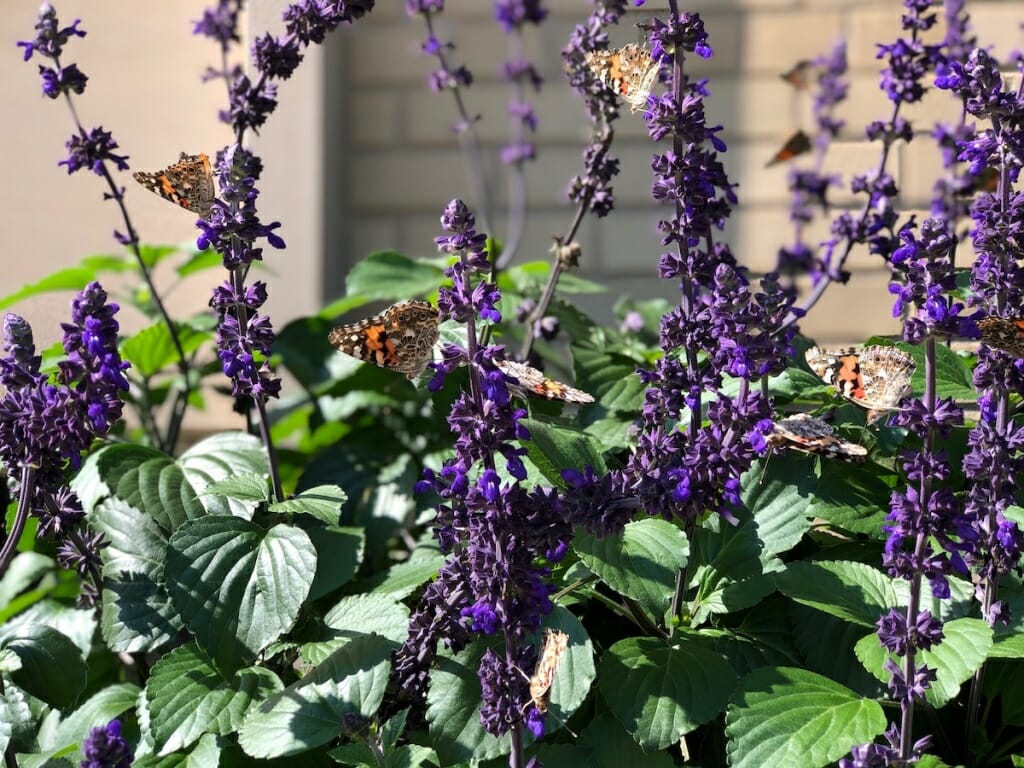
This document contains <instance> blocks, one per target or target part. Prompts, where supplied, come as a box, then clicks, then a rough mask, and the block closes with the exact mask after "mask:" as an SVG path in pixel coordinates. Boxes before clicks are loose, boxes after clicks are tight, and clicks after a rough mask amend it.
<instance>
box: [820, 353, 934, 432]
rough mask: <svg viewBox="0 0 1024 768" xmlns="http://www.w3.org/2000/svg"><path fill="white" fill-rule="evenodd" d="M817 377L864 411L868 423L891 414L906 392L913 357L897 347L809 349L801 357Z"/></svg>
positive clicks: (911, 370)
mask: <svg viewBox="0 0 1024 768" xmlns="http://www.w3.org/2000/svg"><path fill="white" fill-rule="evenodd" d="M804 356H805V357H806V358H807V364H808V365H809V366H810V367H811V370H812V371H814V372H815V373H816V374H818V376H820V377H821V378H822V379H824V380H825V381H826V382H827V383H829V384H831V385H832V386H833V387H835V388H836V390H838V392H839V394H841V395H842V396H843V397H845V398H847V399H848V400H852V401H853V402H855V403H856V404H857V405H859V406H861V407H862V408H866V409H867V411H868V424H873V423H874V422H875V421H877V420H878V419H879V418H880V417H881V416H882V414H883V413H884V412H885V411H892V410H895V408H896V407H897V406H898V405H899V402H900V400H902V399H903V396H904V395H906V394H907V393H908V392H910V379H911V377H912V376H913V375H914V369H915V364H914V358H912V357H911V356H910V355H908V354H907V353H906V352H904V351H903V350H901V349H899V348H898V347H882V346H877V345H875V346H870V347H861V348H859V349H855V348H850V349H840V350H835V351H830V350H827V349H822V348H821V347H811V348H810V349H808V350H807V352H806V353H805V355H804Z"/></svg>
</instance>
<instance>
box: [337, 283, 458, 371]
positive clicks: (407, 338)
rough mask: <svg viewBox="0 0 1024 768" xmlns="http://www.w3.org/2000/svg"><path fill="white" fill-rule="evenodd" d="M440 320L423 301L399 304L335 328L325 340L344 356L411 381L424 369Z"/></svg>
mask: <svg viewBox="0 0 1024 768" xmlns="http://www.w3.org/2000/svg"><path fill="white" fill-rule="evenodd" d="M440 322H441V318H440V315H439V314H438V311H437V308H436V307H434V306H433V305H432V304H430V302H427V301H416V300H413V301H403V302H402V303H401V304H395V305H393V306H390V307H388V308H387V309H385V310H384V311H383V312H381V313H380V314H379V315H375V316H374V317H370V318H367V319H366V320H361V321H360V322H358V323H352V324H350V325H339V326H338V327H337V328H335V329H334V330H333V331H331V332H330V333H329V334H328V335H327V340H328V341H329V342H330V343H331V344H333V345H334V346H335V347H337V348H338V350H340V351H341V352H344V353H345V354H346V355H351V356H352V357H355V358H358V359H360V360H363V361H364V362H367V363H373V364H374V365H379V366H380V367H381V368H387V369H388V370H391V371H398V372H399V373H404V374H405V375H406V376H407V377H408V378H410V379H415V378H416V377H417V376H419V375H420V374H421V373H423V369H424V368H426V367H427V363H429V362H430V360H431V358H432V357H433V351H434V344H436V343H437V338H438V335H439V333H438V325H440Z"/></svg>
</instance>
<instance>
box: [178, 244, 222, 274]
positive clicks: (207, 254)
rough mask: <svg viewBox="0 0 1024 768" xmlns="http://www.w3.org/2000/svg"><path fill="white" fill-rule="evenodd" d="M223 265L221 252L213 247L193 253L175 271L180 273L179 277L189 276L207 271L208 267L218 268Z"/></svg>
mask: <svg viewBox="0 0 1024 768" xmlns="http://www.w3.org/2000/svg"><path fill="white" fill-rule="evenodd" d="M222 265H223V259H221V257H220V254H219V253H217V252H216V251H215V250H214V249H213V248H207V249H206V250H205V251H196V252H195V253H193V254H192V255H191V256H189V257H188V259H186V260H185V262H184V263H183V264H182V265H181V266H179V267H177V268H176V269H175V270H174V271H175V272H177V273H178V277H188V276H189V275H194V274H197V273H199V272H205V271H206V270H208V269H216V268H218V267H220V266H222Z"/></svg>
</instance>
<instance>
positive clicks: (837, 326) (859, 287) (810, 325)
mask: <svg viewBox="0 0 1024 768" xmlns="http://www.w3.org/2000/svg"><path fill="white" fill-rule="evenodd" d="M888 285H889V273H888V272H887V271H885V270H881V269H876V270H874V271H870V272H861V273H858V274H855V275H854V276H853V277H851V278H850V281H849V282H848V283H846V284H845V285H843V284H840V283H834V284H832V285H830V286H828V288H827V289H826V290H825V293H824V295H823V296H822V297H821V299H820V300H819V301H818V303H817V304H816V305H815V306H814V307H812V308H811V310H810V312H808V314H807V316H806V317H804V318H803V319H801V320H800V330H801V332H802V333H803V334H804V335H806V336H808V337H810V338H812V339H814V340H815V342H816V343H818V344H821V345H822V346H826V347H832V346H841V345H845V344H859V343H861V342H863V341H864V340H865V339H868V338H870V337H871V336H894V335H897V334H899V333H900V330H901V326H900V322H899V320H896V319H895V318H893V316H892V299H891V297H890V295H889V291H888ZM802 295H806V292H804V293H803V294H802Z"/></svg>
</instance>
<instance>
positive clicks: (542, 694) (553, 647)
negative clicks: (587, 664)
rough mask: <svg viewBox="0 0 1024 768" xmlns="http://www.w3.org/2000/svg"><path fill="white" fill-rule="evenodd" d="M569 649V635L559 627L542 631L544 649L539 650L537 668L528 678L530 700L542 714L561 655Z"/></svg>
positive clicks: (544, 711) (546, 707) (546, 704)
mask: <svg viewBox="0 0 1024 768" xmlns="http://www.w3.org/2000/svg"><path fill="white" fill-rule="evenodd" d="M567 650H569V636H568V635H567V634H566V633H565V632H562V631H561V630H560V629H548V630H545V632H544V649H543V650H542V651H541V654H540V659H538V661H537V668H536V669H535V670H534V671H533V677H531V678H530V700H531V701H532V702H533V706H535V707H536V708H537V711H538V712H540V713H541V714H542V715H543V714H544V713H546V712H547V711H548V698H549V695H550V693H551V685H552V683H554V682H555V673H556V672H557V671H558V665H559V664H561V663H562V657H563V656H565V652H566V651H567Z"/></svg>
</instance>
